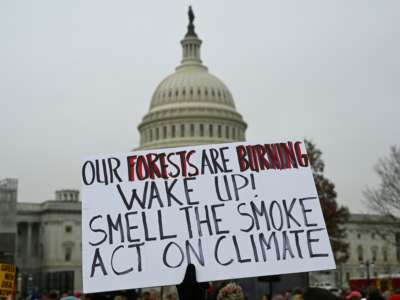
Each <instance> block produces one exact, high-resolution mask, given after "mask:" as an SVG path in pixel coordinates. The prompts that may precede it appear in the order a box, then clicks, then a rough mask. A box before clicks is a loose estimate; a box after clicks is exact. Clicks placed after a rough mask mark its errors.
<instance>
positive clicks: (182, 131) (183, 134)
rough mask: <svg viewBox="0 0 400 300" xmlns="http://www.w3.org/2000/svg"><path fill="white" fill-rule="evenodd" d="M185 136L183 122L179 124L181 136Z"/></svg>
mask: <svg viewBox="0 0 400 300" xmlns="http://www.w3.org/2000/svg"><path fill="white" fill-rule="evenodd" d="M184 136H185V124H181V137H184Z"/></svg>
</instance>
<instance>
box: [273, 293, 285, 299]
mask: <svg viewBox="0 0 400 300" xmlns="http://www.w3.org/2000/svg"><path fill="white" fill-rule="evenodd" d="M272 300H285V297H284V296H283V295H281V294H278V295H275V296H273V297H272Z"/></svg>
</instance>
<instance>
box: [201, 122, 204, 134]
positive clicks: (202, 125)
mask: <svg viewBox="0 0 400 300" xmlns="http://www.w3.org/2000/svg"><path fill="white" fill-rule="evenodd" d="M200 136H204V124H200Z"/></svg>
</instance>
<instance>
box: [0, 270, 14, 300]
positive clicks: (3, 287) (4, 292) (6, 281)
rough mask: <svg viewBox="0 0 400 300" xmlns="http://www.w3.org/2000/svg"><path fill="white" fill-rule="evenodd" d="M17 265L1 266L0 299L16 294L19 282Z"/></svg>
mask: <svg viewBox="0 0 400 300" xmlns="http://www.w3.org/2000/svg"><path fill="white" fill-rule="evenodd" d="M16 273H17V268H16V266H15V265H10V264H0V297H1V298H3V297H4V298H5V297H8V296H10V295H13V294H15V291H16V282H17V280H16V279H17V278H16V277H17V276H16V275H17V274H16Z"/></svg>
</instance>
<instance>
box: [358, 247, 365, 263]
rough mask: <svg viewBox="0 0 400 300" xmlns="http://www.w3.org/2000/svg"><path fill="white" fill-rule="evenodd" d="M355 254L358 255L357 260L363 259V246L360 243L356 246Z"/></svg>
mask: <svg viewBox="0 0 400 300" xmlns="http://www.w3.org/2000/svg"><path fill="white" fill-rule="evenodd" d="M357 256H358V261H359V262H363V261H364V251H363V247H362V246H361V245H359V246H358V247H357Z"/></svg>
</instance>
